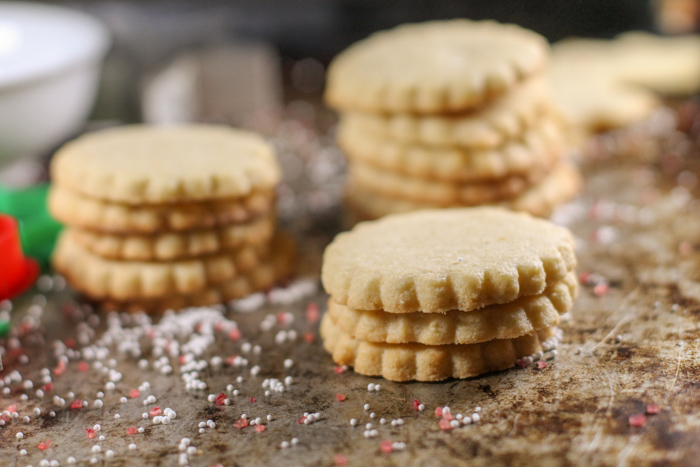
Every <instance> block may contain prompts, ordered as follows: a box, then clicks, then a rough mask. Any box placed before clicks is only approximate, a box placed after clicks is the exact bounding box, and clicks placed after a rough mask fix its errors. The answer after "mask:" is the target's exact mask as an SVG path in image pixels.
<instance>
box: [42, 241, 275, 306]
mask: <svg viewBox="0 0 700 467" xmlns="http://www.w3.org/2000/svg"><path fill="white" fill-rule="evenodd" d="M269 254H270V246H269V245H267V244H264V245H256V246H245V247H242V248H239V249H237V250H235V251H233V252H228V253H221V254H217V255H210V256H203V257H199V258H192V259H182V260H179V261H166V262H156V261H117V260H109V259H104V258H101V257H100V256H97V255H95V254H94V253H91V252H90V251H88V250H87V249H85V248H84V247H83V246H82V245H81V244H80V243H79V242H78V241H77V240H76V239H75V236H74V232H72V231H71V230H70V229H69V230H66V231H64V232H63V233H62V234H61V236H60V237H59V239H58V242H57V244H56V249H55V250H54V254H53V257H52V261H53V265H54V268H55V269H56V270H57V271H58V272H60V273H61V274H63V275H64V276H66V278H67V279H68V280H69V282H70V283H71V284H72V285H73V286H74V287H75V288H76V289H77V290H79V291H81V292H83V293H85V295H88V296H89V297H92V298H95V299H113V300H119V301H129V300H138V299H151V298H164V297H167V296H169V295H178V294H191V293H194V292H198V291H201V290H204V289H206V288H207V287H209V286H211V285H214V284H217V283H221V282H224V281H227V280H229V279H233V278H234V277H236V276H237V275H240V274H243V273H245V272H247V271H250V270H252V269H254V268H255V267H256V266H258V265H259V264H260V263H261V262H263V261H264V260H265V259H267V258H268V257H269Z"/></svg>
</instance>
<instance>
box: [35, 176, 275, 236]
mask: <svg viewBox="0 0 700 467" xmlns="http://www.w3.org/2000/svg"><path fill="white" fill-rule="evenodd" d="M274 204H275V193H274V192H273V191H267V192H256V193H251V194H250V195H248V196H246V197H244V198H227V199H222V200H215V201H210V202H199V203H176V204H143V205H132V204H124V203H111V202H109V201H103V200H99V199H95V198H88V197H86V196H82V195H79V194H77V193H75V192H73V191H71V190H68V189H66V188H64V187H62V186H59V185H56V184H54V185H53V186H52V187H51V190H50V191H49V197H48V207H49V211H50V212H51V215H52V216H54V217H55V218H56V219H58V220H59V221H60V222H63V223H64V224H68V225H70V226H73V227H80V228H82V229H86V230H91V231H95V232H103V233H118V234H157V233H164V232H172V231H175V232H182V231H190V230H201V229H212V228H218V227H223V226H227V225H231V224H241V223H246V222H250V221H251V220H253V219H256V218H258V217H260V216H262V215H266V214H269V213H270V212H272V211H273V210H274Z"/></svg>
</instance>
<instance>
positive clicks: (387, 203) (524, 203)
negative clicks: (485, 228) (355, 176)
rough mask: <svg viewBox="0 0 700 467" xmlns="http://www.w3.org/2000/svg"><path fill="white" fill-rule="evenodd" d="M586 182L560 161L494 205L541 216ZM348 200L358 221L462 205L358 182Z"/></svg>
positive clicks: (349, 189)
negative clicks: (418, 198) (415, 198)
mask: <svg viewBox="0 0 700 467" xmlns="http://www.w3.org/2000/svg"><path fill="white" fill-rule="evenodd" d="M582 184H583V181H582V179H581V176H580V175H579V173H578V171H577V170H576V169H575V168H574V167H572V166H571V165H569V164H560V165H559V166H557V167H556V168H555V169H554V170H553V171H552V172H551V173H550V174H549V175H548V176H547V177H546V178H545V179H544V180H542V181H541V182H540V183H537V184H535V185H533V186H532V187H530V189H528V190H527V191H525V192H524V193H522V194H521V195H520V196H517V197H516V198H514V199H511V200H503V201H501V202H498V203H494V204H497V205H500V206H503V207H507V208H510V209H513V210H515V211H524V212H528V213H530V214H532V215H534V216H538V217H549V216H550V215H552V212H554V210H555V209H556V208H557V207H558V206H559V205H561V204H564V203H566V202H568V201H570V200H571V199H572V198H573V197H574V196H576V194H577V193H578V192H579V191H580V190H581V186H582ZM345 201H346V203H347V205H348V207H349V208H350V210H351V213H352V214H353V215H354V220H355V222H356V221H360V220H372V219H378V218H380V217H384V216H387V215H389V214H397V213H402V212H410V211H417V210H421V209H435V208H439V207H459V206H458V205H452V206H440V205H438V204H437V203H430V202H420V201H412V200H407V199H404V198H398V197H391V196H386V195H382V194H380V193H377V192H374V191H372V190H369V189H366V188H363V187H360V186H357V185H355V184H351V185H350V186H349V187H348V190H347V193H346V196H345Z"/></svg>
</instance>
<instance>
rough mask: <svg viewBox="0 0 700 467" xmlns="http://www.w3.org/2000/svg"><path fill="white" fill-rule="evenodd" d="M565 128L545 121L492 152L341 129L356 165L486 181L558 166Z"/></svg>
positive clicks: (351, 124) (348, 124)
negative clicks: (407, 140) (393, 138)
mask: <svg viewBox="0 0 700 467" xmlns="http://www.w3.org/2000/svg"><path fill="white" fill-rule="evenodd" d="M564 141H565V138H564V134H563V132H562V128H561V126H560V125H559V124H558V123H556V122H555V121H554V120H553V119H552V118H543V119H542V120H541V121H540V122H539V124H538V125H537V126H536V127H533V128H531V129H528V130H526V131H525V133H523V134H522V135H520V136H519V137H518V138H516V139H513V140H509V141H506V142H505V144H503V145H502V146H499V147H497V148H491V149H467V148H461V147H455V146H431V145H423V144H409V143H402V142H398V141H396V140H392V139H388V138H384V137H383V136H379V135H378V134H377V133H376V132H375V133H373V132H371V131H369V130H368V129H367V128H365V127H364V126H361V125H358V124H357V122H355V121H352V120H347V121H343V122H342V123H341V124H340V125H339V127H338V146H339V147H340V148H341V149H342V150H343V151H344V152H345V154H346V155H347V156H348V158H349V159H350V160H352V161H360V162H363V163H366V164H371V165H372V166H374V167H377V168H379V169H384V170H390V171H392V172H395V173H396V174H404V175H410V176H414V177H421V178H433V179H437V180H445V181H450V182H467V181H478V182H484V181H486V180H492V179H497V178H502V177H506V176H509V175H513V174H525V173H527V172H531V171H537V170H542V169H548V168H550V167H552V166H553V165H554V164H555V163H556V162H557V161H558V160H559V159H560V157H561V155H562V153H563V152H564V147H565V143H564Z"/></svg>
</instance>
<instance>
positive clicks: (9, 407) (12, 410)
mask: <svg viewBox="0 0 700 467" xmlns="http://www.w3.org/2000/svg"><path fill="white" fill-rule="evenodd" d="M7 411H8V412H10V413H15V412H17V404H12V405H10V406H8V407H7Z"/></svg>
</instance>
